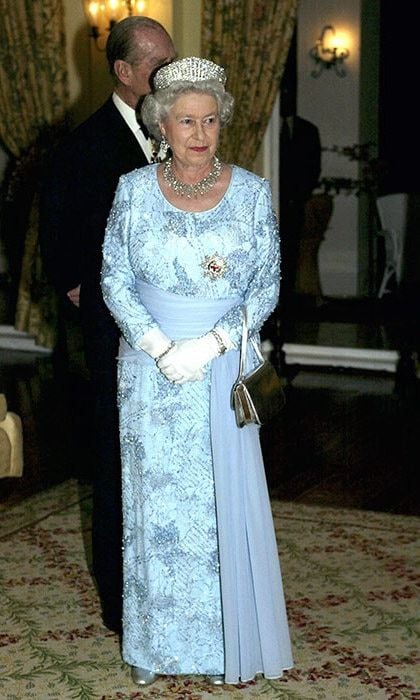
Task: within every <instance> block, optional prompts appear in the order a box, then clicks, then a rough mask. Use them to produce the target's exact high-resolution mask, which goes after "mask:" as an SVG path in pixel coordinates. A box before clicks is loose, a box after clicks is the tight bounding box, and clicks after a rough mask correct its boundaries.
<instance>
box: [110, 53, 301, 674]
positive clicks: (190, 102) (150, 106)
mask: <svg viewBox="0 0 420 700" xmlns="http://www.w3.org/2000/svg"><path fill="white" fill-rule="evenodd" d="M225 81H226V76H225V71H224V69H223V68H221V67H220V66H217V65H216V64H214V63H212V62H210V61H207V60H204V59H201V58H195V57H190V58H183V59H180V60H177V61H174V62H173V63H171V64H170V65H168V66H164V67H162V68H160V69H159V70H158V71H157V73H156V75H155V78H154V91H153V93H152V94H151V95H149V96H147V97H146V98H145V101H144V103H143V107H142V118H143V121H144V122H145V124H146V126H147V127H148V129H149V131H150V132H151V133H152V134H153V135H154V136H155V138H156V139H157V140H158V141H159V142H160V144H161V149H163V150H167V148H168V147H169V148H170V150H171V153H172V155H171V157H170V158H168V159H167V160H165V161H164V162H163V163H161V164H159V165H157V164H155V165H151V166H149V167H147V168H142V169H139V170H135V171H133V172H131V173H129V174H128V175H124V176H122V177H121V179H120V182H119V185H118V189H117V192H116V195H115V199H114V204H113V207H112V211H111V214H110V217H109V220H108V225H107V230H106V235H105V242H104V249H103V256H104V261H103V269H102V289H103V294H104V298H105V301H106V303H107V305H108V307H109V309H110V311H111V313H112V314H113V316H114V318H115V319H116V321H117V323H118V325H119V327H120V329H121V333H122V339H121V345H120V352H119V358H118V384H119V413H120V433H121V450H122V463H123V474H122V479H123V509H124V612H123V658H124V660H125V661H126V662H127V663H128V664H130V665H131V666H132V677H133V680H134V681H135V682H136V683H137V684H139V685H146V684H148V683H151V682H153V681H154V680H155V678H156V676H157V675H167V674H171V675H172V674H188V675H190V674H203V675H205V676H207V679H208V681H209V682H210V683H214V684H221V683H223V682H226V683H237V682H239V681H240V680H241V681H243V682H244V681H248V680H250V679H253V678H254V677H255V675H256V674H258V673H262V674H264V675H265V676H266V677H267V678H278V677H280V676H281V675H282V673H283V670H284V669H287V668H290V667H291V665H292V657H291V650H290V640H289V633H288V624H287V618H286V611H285V604H284V597H283V590H282V581H281V573H280V566H279V560H278V554H277V547H276V540H275V535H274V528H273V521H272V515H271V510H270V503H269V498H268V493H267V486H266V481H265V476H264V467H263V462H262V456H261V449H260V443H259V434H258V428H257V427H256V426H247V427H245V428H243V429H239V428H238V427H237V426H236V422H235V416H234V412H233V411H232V409H231V406H230V390H231V386H232V384H233V382H234V379H235V378H236V375H237V372H238V347H239V344H240V338H241V328H242V313H241V309H242V306H243V305H246V308H247V314H248V320H249V327H250V333H251V334H257V333H258V331H259V329H260V328H261V326H262V324H263V322H264V321H265V320H266V319H267V317H268V316H269V314H270V313H271V312H272V310H273V309H274V307H275V306H276V302H277V298H278V292H279V289H278V280H279V244H278V231H277V227H276V220H275V216H274V214H273V211H272V203H271V194H270V189H269V185H268V183H267V182H266V181H265V180H263V179H262V178H260V177H257V176H256V175H254V174H252V173H250V172H248V171H246V170H243V169H242V168H239V167H237V166H234V165H228V164H226V163H223V162H222V161H221V160H219V158H218V157H217V156H216V151H217V147H218V141H219V133H220V128H221V127H223V126H225V124H227V123H228V121H229V120H230V118H231V114H232V109H233V98H232V97H231V95H229V93H227V92H226V91H225V87H224V86H225Z"/></svg>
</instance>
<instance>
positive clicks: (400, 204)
mask: <svg viewBox="0 0 420 700" xmlns="http://www.w3.org/2000/svg"><path fill="white" fill-rule="evenodd" d="M376 206H377V211H378V218H379V229H380V230H379V232H378V235H379V236H383V238H384V245H385V267H384V273H383V276H382V280H381V283H380V285H379V290H378V297H379V298H381V297H383V295H384V294H387V293H390V292H392V291H393V290H392V287H391V286H390V285H391V283H392V282H393V281H394V282H395V284H396V286H397V287H398V286H399V285H400V283H401V279H402V275H403V266H404V246H405V238H406V230H407V211H408V194H407V193H406V192H398V193H396V194H387V195H383V196H382V197H377V199H376Z"/></svg>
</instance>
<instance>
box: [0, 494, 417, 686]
mask: <svg viewBox="0 0 420 700" xmlns="http://www.w3.org/2000/svg"><path fill="white" fill-rule="evenodd" d="M90 513H91V500H90V492H89V488H88V487H86V486H84V487H80V486H79V485H78V484H77V483H76V482H75V481H68V482H65V483H63V484H61V485H60V486H58V487H55V488H53V489H51V490H50V491H46V492H43V493H41V494H39V495H37V496H33V497H31V498H29V499H27V500H25V501H23V502H21V503H20V504H18V505H15V506H12V507H9V508H4V507H3V508H2V507H1V506H0V516H1V517H0V521H1V522H0V620H1V625H0V697H1V698H2V699H3V700H73V699H75V700H79V699H80V700H90V699H93V698H101V699H102V700H131V699H134V698H144V699H146V700H148V699H151V698H154V699H155V700H160V699H164V698H172V699H174V700H198V699H199V698H204V699H210V698H228V699H230V700H239V699H242V700H250V699H254V700H255V699H258V700H260V699H261V700H271V699H278V700H286V699H287V700H311V699H314V700H350V699H352V698H354V699H355V700H356V699H357V700H364V699H365V698H368V699H369V700H385V699H391V700H400V699H402V698H404V699H406V698H409V699H410V700H414V699H416V700H420V651H419V648H420V644H419V631H420V630H419V626H420V624H419V622H420V621H419V610H420V605H419V595H418V593H419V583H420V582H419V562H418V559H417V562H416V557H417V558H418V557H419V554H420V552H419V541H418V536H419V529H420V528H419V525H420V519H418V518H412V517H406V516H395V515H387V514H379V513H373V512H362V511H352V510H344V511H343V510H335V509H332V508H323V507H318V506H305V505H299V504H295V503H285V502H274V503H273V513H274V518H275V524H276V530H277V534H278V542H279V550H280V552H281V558H282V569H283V577H284V584H285V591H286V597H287V603H288V612H289V619H290V625H291V633H292V641H293V648H294V656H295V668H294V669H293V670H292V671H289V672H288V673H287V674H285V676H284V678H283V679H282V680H279V681H275V682H274V681H266V680H263V679H259V680H256V681H255V682H253V683H247V684H246V685H245V684H244V685H241V686H239V685H238V686H224V687H223V688H217V687H209V686H207V685H206V684H205V683H204V679H203V678H201V677H169V678H164V679H161V680H159V681H158V682H157V683H155V684H154V685H152V686H150V687H148V688H147V689H144V690H138V689H137V688H136V686H134V685H133V684H132V682H131V680H130V674H129V670H128V668H127V667H126V666H125V665H124V664H123V663H122V661H121V658H120V650H119V641H118V638H117V637H116V636H115V635H113V634H112V633H110V632H108V631H107V630H106V629H105V628H104V627H103V626H102V624H101V620H100V617H99V614H98V601H97V597H96V592H95V588H94V586H93V583H92V579H91V577H90V574H89V559H90V556H89V538H90V532H89V528H90ZM416 664H417V666H416Z"/></svg>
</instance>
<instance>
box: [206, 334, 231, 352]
mask: <svg viewBox="0 0 420 700" xmlns="http://www.w3.org/2000/svg"><path fill="white" fill-rule="evenodd" d="M210 333H211V334H212V336H213V337H214V338H215V340H216V343H217V347H218V350H219V355H224V354H225V352H226V350H227V347H226V345H225V344H224V342H223V338H222V336H221V335H220V333H218V332H217V331H215V330H214V328H212V330H211V331H210Z"/></svg>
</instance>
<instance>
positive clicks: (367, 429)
mask: <svg viewBox="0 0 420 700" xmlns="http://www.w3.org/2000/svg"><path fill="white" fill-rule="evenodd" d="M0 392H3V393H5V394H6V397H7V401H8V406H9V410H11V411H14V412H16V413H18V414H19V415H20V416H21V418H22V421H23V429H24V458H25V468H24V475H23V477H21V478H18V479H11V478H3V479H1V480H0V503H6V502H10V503H13V502H16V501H18V500H20V499H21V498H22V497H23V496H25V495H29V494H31V493H33V492H35V491H38V490H40V489H43V488H46V487H48V486H50V485H52V484H54V483H57V482H60V481H62V480H63V479H66V478H69V477H75V478H78V479H81V480H84V481H88V480H89V478H90V473H89V470H90V449H89V415H90V402H89V387H88V382H87V380H86V378H85V377H84V376H83V374H82V373H80V372H78V371H71V372H70V373H69V374H67V375H66V374H65V373H63V371H62V368H61V366H60V363H59V362H58V363H57V361H56V359H55V358H54V357H53V356H51V355H45V354H43V355H38V354H37V353H33V352H21V351H16V350H10V349H1V348H0ZM286 395H287V404H286V407H285V409H284V411H283V414H282V416H281V417H280V419H279V420H278V422H277V423H276V424H273V425H270V426H265V427H263V428H262V430H261V440H262V446H263V454H264V459H265V465H266V473H267V480H268V484H269V488H270V492H271V493H272V495H273V496H275V497H278V498H280V499H286V500H296V501H300V502H303V503H314V504H321V505H329V506H337V507H347V508H359V509H369V510H378V511H388V512H395V513H403V514H409V515H420V503H419V492H420V489H419V486H420V478H419V471H420V470H419V448H420V401H419V386H418V380H417V379H413V378H411V379H410V382H408V383H407V384H405V385H403V386H401V385H400V386H398V382H397V383H396V377H395V375H394V374H390V373H382V374H381V373H375V372H367V371H364V372H362V371H357V372H356V371H349V370H345V371H344V370H337V369H334V370H332V369H328V368H323V369H319V368H318V369H317V368H315V367H313V368H300V370H299V371H297V368H295V369H294V371H293V372H289V378H288V383H287V386H286Z"/></svg>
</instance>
